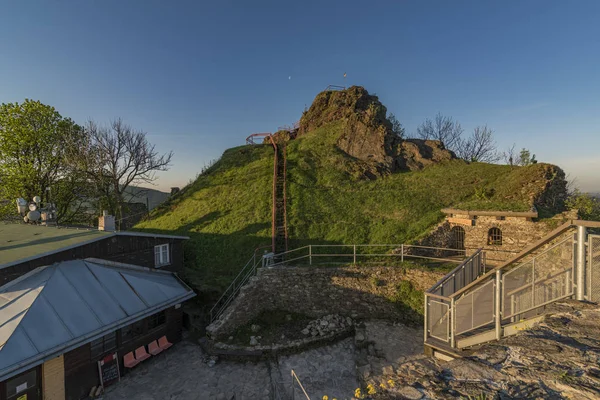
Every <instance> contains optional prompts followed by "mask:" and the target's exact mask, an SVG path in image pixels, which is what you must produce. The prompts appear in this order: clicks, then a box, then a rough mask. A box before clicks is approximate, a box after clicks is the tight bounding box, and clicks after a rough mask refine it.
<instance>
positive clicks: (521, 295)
mask: <svg viewBox="0 0 600 400" xmlns="http://www.w3.org/2000/svg"><path fill="white" fill-rule="evenodd" d="M578 240H584V241H585V242H586V244H587V243H588V241H587V240H586V239H585V235H582V236H581V237H579V236H576V235H575V234H574V233H573V231H572V230H569V229H568V227H567V228H564V229H563V231H562V234H560V235H556V234H554V235H553V236H552V237H550V238H549V239H548V241H547V242H545V243H543V242H542V243H541V244H540V245H539V246H537V247H535V248H534V249H533V250H537V249H539V248H543V250H541V251H540V252H538V253H536V254H535V255H533V256H531V257H529V258H527V257H524V256H525V255H531V254H523V256H520V257H519V258H518V262H515V263H514V264H512V265H511V264H510V263H509V264H507V265H505V266H504V267H503V268H498V269H496V270H495V272H494V273H491V271H490V272H488V273H485V255H484V252H483V251H478V252H477V253H475V254H473V255H472V256H471V257H469V258H468V259H467V260H465V261H464V262H463V263H462V264H461V265H459V266H458V267H457V268H456V269H455V270H453V271H452V272H450V273H449V274H447V275H446V276H445V277H444V278H442V279H441V280H440V281H438V282H437V283H436V285H434V286H433V287H432V288H431V289H429V290H428V291H427V292H426V293H425V334H424V337H425V342H427V341H428V340H429V339H430V338H433V339H437V340H440V341H443V342H445V343H448V344H450V347H457V346H456V341H457V336H460V335H462V336H463V339H464V338H465V337H471V336H472V335H473V334H476V335H477V334H481V335H482V338H481V341H479V342H477V343H482V342H483V341H487V340H489V337H490V336H489V335H487V336H485V338H483V335H484V334H486V332H489V331H491V330H495V331H496V335H495V336H496V337H497V338H498V339H499V337H500V336H501V335H502V327H503V326H505V325H508V324H512V323H515V322H516V321H520V320H522V319H527V318H530V317H533V316H536V315H538V314H539V310H541V309H542V307H544V306H546V305H548V304H550V303H553V302H555V301H558V300H561V299H564V298H567V297H571V296H574V295H575V287H576V283H575V279H574V278H575V277H576V269H575V268H576V264H577V257H576V252H577V241H578ZM593 243H595V242H594V239H593V237H592V236H590V238H589V246H590V247H593V246H592V244H593ZM542 246H543V247H542ZM598 247H599V248H598V253H599V254H598V258H599V259H600V244H599V245H598ZM588 258H589V259H588V266H587V269H588V271H590V274H591V273H592V263H593V257H588ZM524 259H526V260H525V261H523V260H524ZM481 274H483V275H481ZM590 279H591V278H590ZM486 327H487V330H486ZM465 335H467V336H465ZM492 336H493V335H492ZM467 342H468V341H467V340H463V344H465V343H467ZM469 343H471V344H469V345H472V343H475V341H470V342H469ZM459 347H460V346H459Z"/></svg>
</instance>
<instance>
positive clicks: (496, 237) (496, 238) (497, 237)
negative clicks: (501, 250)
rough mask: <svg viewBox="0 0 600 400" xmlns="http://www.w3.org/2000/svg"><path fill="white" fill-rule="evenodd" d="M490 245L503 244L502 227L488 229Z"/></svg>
mask: <svg viewBox="0 0 600 400" xmlns="http://www.w3.org/2000/svg"><path fill="white" fill-rule="evenodd" d="M487 244H488V246H502V231H501V230H500V228H491V229H490V230H489V231H488V243H487Z"/></svg>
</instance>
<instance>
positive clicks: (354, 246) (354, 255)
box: [352, 245, 356, 265]
mask: <svg viewBox="0 0 600 400" xmlns="http://www.w3.org/2000/svg"><path fill="white" fill-rule="evenodd" d="M352 247H353V249H354V253H353V257H354V265H356V245H353V246H352Z"/></svg>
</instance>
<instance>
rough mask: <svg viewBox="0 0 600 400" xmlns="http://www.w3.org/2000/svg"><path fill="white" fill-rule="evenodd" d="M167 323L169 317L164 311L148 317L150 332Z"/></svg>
mask: <svg viewBox="0 0 600 400" xmlns="http://www.w3.org/2000/svg"><path fill="white" fill-rule="evenodd" d="M166 322H167V315H166V314H165V312H164V311H161V312H159V313H156V314H154V315H151V316H149V317H148V330H149V331H151V330H152V329H154V328H158V327H159V326H161V325H163V324H165V323H166Z"/></svg>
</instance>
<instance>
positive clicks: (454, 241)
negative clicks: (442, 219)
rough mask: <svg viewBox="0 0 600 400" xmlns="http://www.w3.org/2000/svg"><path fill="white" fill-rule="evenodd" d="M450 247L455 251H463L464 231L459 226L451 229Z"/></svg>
mask: <svg viewBox="0 0 600 400" xmlns="http://www.w3.org/2000/svg"><path fill="white" fill-rule="evenodd" d="M450 247H451V248H453V249H456V250H464V249H465V230H464V228H463V227H461V226H455V227H454V228H452V231H451V237H450Z"/></svg>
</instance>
